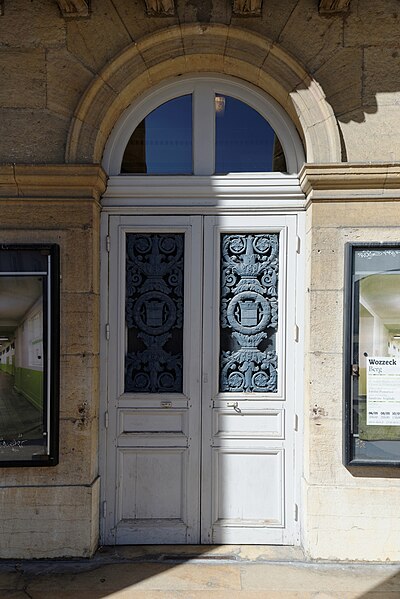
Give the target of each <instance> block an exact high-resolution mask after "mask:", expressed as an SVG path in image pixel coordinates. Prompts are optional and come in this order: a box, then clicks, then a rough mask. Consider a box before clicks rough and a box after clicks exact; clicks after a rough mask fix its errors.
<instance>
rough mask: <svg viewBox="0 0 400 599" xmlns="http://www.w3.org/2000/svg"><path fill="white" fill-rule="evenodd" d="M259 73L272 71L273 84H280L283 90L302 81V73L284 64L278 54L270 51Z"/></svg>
mask: <svg viewBox="0 0 400 599" xmlns="http://www.w3.org/2000/svg"><path fill="white" fill-rule="evenodd" d="M261 73H266V74H267V75H268V73H273V76H274V86H276V85H280V86H281V87H282V88H283V89H285V90H288V89H290V90H294V89H296V88H297V87H298V86H299V85H300V84H301V82H302V75H304V73H299V72H296V71H295V70H294V69H289V68H288V65H287V64H285V63H284V62H283V61H282V60H280V58H279V54H277V53H275V52H270V53H268V55H267V56H266V58H265V60H264V62H263V64H262V66H261Z"/></svg>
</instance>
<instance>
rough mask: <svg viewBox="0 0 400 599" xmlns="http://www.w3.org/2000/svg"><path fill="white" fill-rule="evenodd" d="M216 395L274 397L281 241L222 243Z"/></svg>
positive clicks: (237, 238) (242, 238)
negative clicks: (218, 366)
mask: <svg viewBox="0 0 400 599" xmlns="http://www.w3.org/2000/svg"><path fill="white" fill-rule="evenodd" d="M221 258H222V260H221V354H220V367H221V375H220V391H221V392H224V391H230V392H247V393H251V392H258V393H271V392H272V393H273V392H276V391H277V354H276V351H275V336H276V331H277V328H278V268H279V238H278V235H277V234H257V235H256V234H229V235H228V234H227V235H222V238H221Z"/></svg>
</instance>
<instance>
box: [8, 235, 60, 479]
mask: <svg viewBox="0 0 400 599" xmlns="http://www.w3.org/2000/svg"><path fill="white" fill-rule="evenodd" d="M59 281H60V275H59V248H58V246H57V245H54V244H52V245H44V244H43V245H0V466H13V467H15V466H53V465H55V464H57V463H58V411H59V410H58V397H59V392H58V386H59V384H58V379H59V303H60V302H59Z"/></svg>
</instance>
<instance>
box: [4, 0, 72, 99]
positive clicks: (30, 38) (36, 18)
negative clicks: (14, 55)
mask: <svg viewBox="0 0 400 599" xmlns="http://www.w3.org/2000/svg"><path fill="white" fill-rule="evenodd" d="M0 40H1V43H2V45H4V46H7V47H9V48H21V47H23V48H28V47H29V48H37V47H46V48H49V47H57V46H60V45H63V44H64V43H65V22H64V19H62V18H61V15H60V11H59V9H58V6H57V3H56V2H55V1H54V0H40V2H26V0H13V1H12V2H7V8H6V10H5V11H4V15H3V16H2V18H1V19H0ZM24 91H25V90H24Z"/></svg>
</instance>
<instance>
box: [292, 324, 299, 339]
mask: <svg viewBox="0 0 400 599" xmlns="http://www.w3.org/2000/svg"><path fill="white" fill-rule="evenodd" d="M299 332H300V331H299V325H298V324H295V325H294V328H293V336H294V340H295V341H296V342H297V341H298V340H299Z"/></svg>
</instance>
